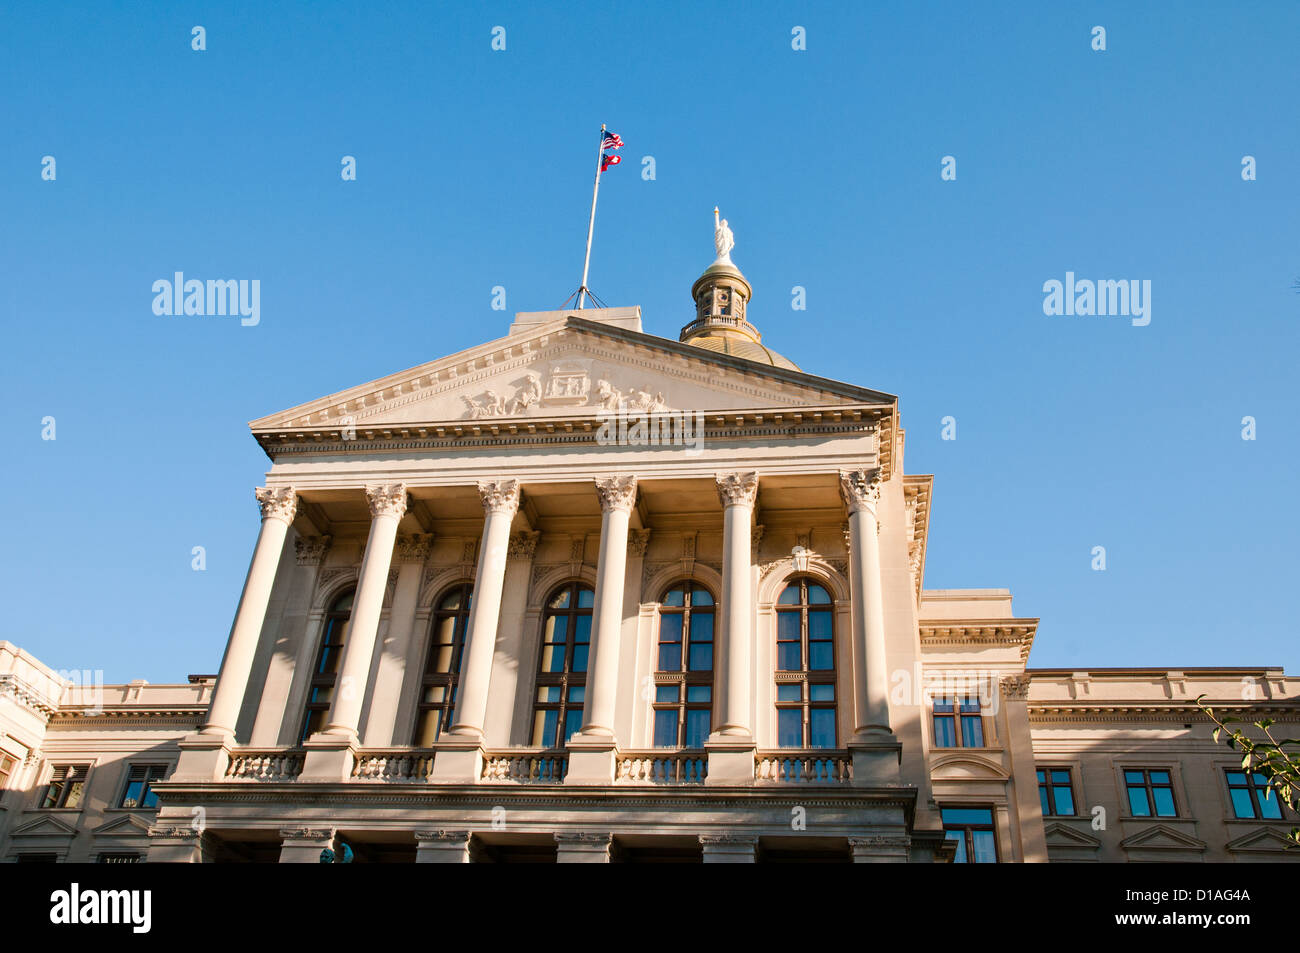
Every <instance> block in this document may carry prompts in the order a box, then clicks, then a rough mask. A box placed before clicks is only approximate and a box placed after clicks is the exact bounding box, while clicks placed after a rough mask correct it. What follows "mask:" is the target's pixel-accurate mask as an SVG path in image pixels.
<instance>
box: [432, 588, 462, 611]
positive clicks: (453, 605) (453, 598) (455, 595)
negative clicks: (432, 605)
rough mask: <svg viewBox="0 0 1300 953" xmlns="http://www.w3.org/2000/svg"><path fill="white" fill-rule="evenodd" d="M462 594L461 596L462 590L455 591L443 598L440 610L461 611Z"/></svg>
mask: <svg viewBox="0 0 1300 953" xmlns="http://www.w3.org/2000/svg"><path fill="white" fill-rule="evenodd" d="M460 594H461V590H460V589H459V588H457V589H453V590H452V591H451V592H449V593H447V594H446V595H445V596H443V597H442V602H440V603H438V608H439V609H459V608H460Z"/></svg>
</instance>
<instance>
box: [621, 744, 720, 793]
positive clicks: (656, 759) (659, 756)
mask: <svg viewBox="0 0 1300 953" xmlns="http://www.w3.org/2000/svg"><path fill="white" fill-rule="evenodd" d="M616 767H617V773H616V775H615V778H614V780H615V782H616V783H618V784H703V783H704V779H705V778H706V777H708V774H709V758H708V755H706V754H705V753H704V752H703V751H693V750H681V751H674V750H670V749H663V748H660V749H656V750H651V751H620V752H619V755H618V762H617V765H616Z"/></svg>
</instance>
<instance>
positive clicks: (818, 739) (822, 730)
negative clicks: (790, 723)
mask: <svg viewBox="0 0 1300 953" xmlns="http://www.w3.org/2000/svg"><path fill="white" fill-rule="evenodd" d="M808 732H809V736H810V737H809V741H808V744H809V746H810V747H813V748H834V747H835V709H834V708H814V709H813V710H812V711H811V712H810V713H809V716H808Z"/></svg>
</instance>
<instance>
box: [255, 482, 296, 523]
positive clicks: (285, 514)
mask: <svg viewBox="0 0 1300 953" xmlns="http://www.w3.org/2000/svg"><path fill="white" fill-rule="evenodd" d="M254 493H255V494H256V496H257V505H258V506H259V507H260V508H261V510H262V519H264V520H269V519H277V520H283V521H284V522H286V523H292V522H293V518H294V517H295V516H297V515H298V494H297V493H295V492H294V490H293V487H291V486H259V487H258V488H257V489H256V490H255V491H254Z"/></svg>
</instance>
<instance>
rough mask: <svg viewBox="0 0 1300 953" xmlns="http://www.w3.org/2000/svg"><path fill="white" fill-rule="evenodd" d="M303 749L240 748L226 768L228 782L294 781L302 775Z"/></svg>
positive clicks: (232, 754)
mask: <svg viewBox="0 0 1300 953" xmlns="http://www.w3.org/2000/svg"><path fill="white" fill-rule="evenodd" d="M303 757H304V754H303V750H302V749H301V748H238V749H236V750H235V751H234V752H232V753H231V755H230V763H229V764H228V765H227V766H226V780H227V781H292V780H294V779H295V778H296V777H298V775H299V774H301V773H302V764H303Z"/></svg>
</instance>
